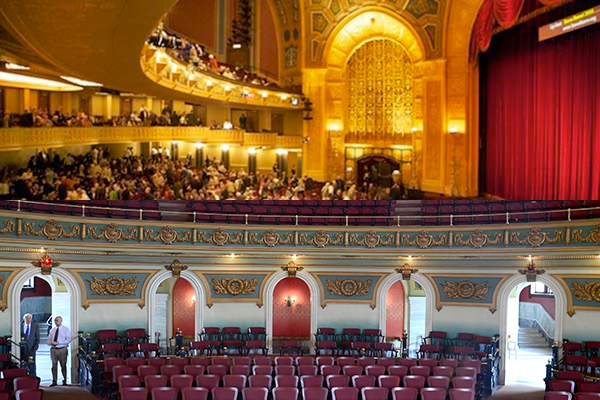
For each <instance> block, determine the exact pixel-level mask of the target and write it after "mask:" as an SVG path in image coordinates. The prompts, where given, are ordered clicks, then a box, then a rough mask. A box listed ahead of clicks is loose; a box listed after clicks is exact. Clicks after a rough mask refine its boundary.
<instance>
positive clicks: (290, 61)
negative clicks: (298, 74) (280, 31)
mask: <svg viewBox="0 0 600 400" xmlns="http://www.w3.org/2000/svg"><path fill="white" fill-rule="evenodd" d="M297 64H298V46H294V45H291V46H288V47H286V49H285V67H286V68H291V67H295V66H296V65H297Z"/></svg>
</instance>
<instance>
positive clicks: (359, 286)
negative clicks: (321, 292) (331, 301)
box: [325, 279, 373, 297]
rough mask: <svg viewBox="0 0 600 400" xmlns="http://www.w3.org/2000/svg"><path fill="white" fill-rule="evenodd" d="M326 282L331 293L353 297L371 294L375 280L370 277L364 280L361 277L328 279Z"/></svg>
mask: <svg viewBox="0 0 600 400" xmlns="http://www.w3.org/2000/svg"><path fill="white" fill-rule="evenodd" d="M325 283H327V290H328V291H329V293H330V294H333V295H338V296H341V295H344V296H346V297H351V296H364V295H367V294H369V290H370V288H371V284H372V283H373V280H371V279H368V280H366V281H364V282H363V281H361V280H359V279H336V280H335V281H332V280H331V279H327V280H326V281H325Z"/></svg>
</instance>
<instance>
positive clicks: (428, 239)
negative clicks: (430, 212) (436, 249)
mask: <svg viewBox="0 0 600 400" xmlns="http://www.w3.org/2000/svg"><path fill="white" fill-rule="evenodd" d="M409 237H410V235H408V234H402V235H401V236H400V239H401V243H402V245H403V246H419V247H420V248H422V249H426V248H428V247H429V246H442V245H444V244H446V242H447V241H448V234H446V233H440V234H439V235H438V239H437V240H436V239H435V237H434V236H433V235H431V234H429V232H428V231H425V230H423V231H421V232H419V233H418V234H417V235H415V238H414V239H413V240H409Z"/></svg>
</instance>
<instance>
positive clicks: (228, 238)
mask: <svg viewBox="0 0 600 400" xmlns="http://www.w3.org/2000/svg"><path fill="white" fill-rule="evenodd" d="M233 237H234V238H232V234H230V233H229V232H227V231H225V229H223V228H217V229H216V230H215V231H214V232H212V233H211V234H210V236H208V237H206V232H205V231H200V232H198V240H199V241H200V242H201V243H214V244H216V245H217V246H223V245H225V244H227V243H232V244H236V243H242V242H243V240H244V234H243V233H242V232H235V233H233Z"/></svg>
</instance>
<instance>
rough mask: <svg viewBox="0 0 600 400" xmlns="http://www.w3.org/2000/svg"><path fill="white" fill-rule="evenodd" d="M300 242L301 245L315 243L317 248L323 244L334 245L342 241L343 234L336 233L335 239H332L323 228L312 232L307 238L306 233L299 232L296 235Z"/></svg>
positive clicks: (323, 245)
mask: <svg viewBox="0 0 600 400" xmlns="http://www.w3.org/2000/svg"><path fill="white" fill-rule="evenodd" d="M298 238H299V242H300V244H303V245H307V246H308V245H315V246H317V247H319V248H323V247H325V246H335V245H340V244H342V243H344V234H342V233H336V234H335V239H332V237H331V235H329V234H327V233H326V232H325V231H324V230H318V231H317V233H315V234H313V235H312V236H311V237H310V240H309V239H308V234H307V233H301V234H300V235H298Z"/></svg>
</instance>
